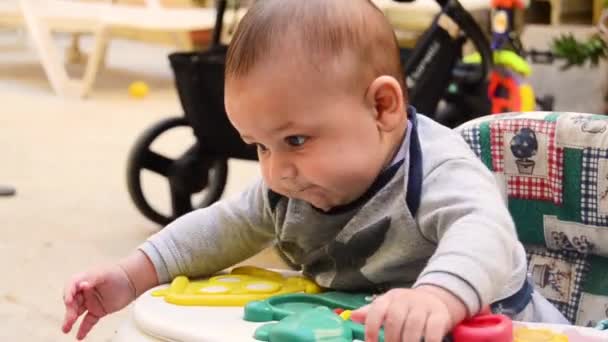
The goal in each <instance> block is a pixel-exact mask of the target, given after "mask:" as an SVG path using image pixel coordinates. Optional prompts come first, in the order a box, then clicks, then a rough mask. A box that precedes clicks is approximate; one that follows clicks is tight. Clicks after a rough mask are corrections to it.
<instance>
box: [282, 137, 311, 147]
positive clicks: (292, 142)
mask: <svg viewBox="0 0 608 342" xmlns="http://www.w3.org/2000/svg"><path fill="white" fill-rule="evenodd" d="M307 139H308V137H305V136H303V135H292V136H289V137H287V138H285V142H286V143H287V145H289V146H292V147H298V146H302V145H303V144H304V143H305V142H306V140H307Z"/></svg>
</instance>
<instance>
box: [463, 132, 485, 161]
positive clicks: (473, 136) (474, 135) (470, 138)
mask: <svg viewBox="0 0 608 342" xmlns="http://www.w3.org/2000/svg"><path fill="white" fill-rule="evenodd" d="M460 134H462V137H463V138H464V140H465V141H466V142H467V144H469V147H470V148H471V149H472V150H473V152H474V153H475V155H476V156H477V158H481V142H480V139H479V128H478V127H468V128H465V129H463V130H462V132H460Z"/></svg>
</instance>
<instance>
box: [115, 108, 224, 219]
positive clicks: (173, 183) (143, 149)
mask: <svg viewBox="0 0 608 342" xmlns="http://www.w3.org/2000/svg"><path fill="white" fill-rule="evenodd" d="M183 126H186V127H189V126H190V125H189V123H188V121H187V120H186V119H185V118H183V117H174V118H167V119H164V120H162V121H160V122H158V123H156V124H155V125H153V126H152V127H150V128H148V129H147V130H146V131H145V132H144V133H143V134H142V135H141V136H140V137H139V138H138V139H137V141H136V142H135V145H134V146H133V148H132V149H131V153H130V155H129V159H128V162H127V188H128V190H129V195H130V196H131V199H132V200H133V202H134V204H135V206H136V207H137V209H138V210H139V211H140V212H141V213H142V214H143V215H144V216H145V217H146V218H148V219H150V220H151V221H153V222H156V223H158V224H161V225H166V224H168V223H169V222H171V221H172V220H174V219H175V218H177V217H179V216H181V215H183V214H185V213H188V212H190V211H192V210H193V209H194V208H202V207H206V206H208V205H210V204H212V203H213V202H215V201H217V200H218V199H219V198H220V197H221V196H222V193H223V192H224V187H225V185H226V179H227V176H228V162H227V159H226V158H225V157H217V156H213V155H205V153H204V152H202V151H201V147H200V145H199V144H198V143H195V144H194V145H192V146H191V147H190V148H189V149H188V150H187V151H186V152H184V153H183V154H182V155H181V156H179V157H178V158H176V159H171V158H169V157H166V156H163V155H161V154H159V153H157V152H154V151H152V150H151V145H152V143H153V142H154V140H156V139H157V138H158V137H159V136H160V135H162V134H163V133H164V132H166V131H168V130H170V129H172V128H177V127H183ZM143 170H149V171H151V172H154V173H156V174H159V175H161V176H163V177H165V178H167V180H168V182H169V188H170V196H171V211H172V212H171V214H170V215H166V214H163V213H161V212H159V211H158V210H156V209H154V208H153V207H152V206H151V205H150V202H149V201H148V200H147V199H146V198H145V196H144V193H143V191H142V177H141V174H142V171H143ZM199 193H200V194H201V196H200V197H201V198H200V199H197V203H195V204H193V203H192V202H193V200H192V197H193V195H198V194H199Z"/></svg>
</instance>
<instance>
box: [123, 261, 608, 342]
mask: <svg viewBox="0 0 608 342" xmlns="http://www.w3.org/2000/svg"><path fill="white" fill-rule="evenodd" d="M374 298H375V296H374V295H372V294H369V293H346V292H322V290H321V289H320V288H319V287H318V286H316V285H315V284H314V283H313V282H311V281H309V280H307V279H305V278H303V277H301V276H300V275H299V274H298V273H296V272H293V271H282V272H278V271H271V270H266V269H261V268H257V267H251V266H243V267H237V268H234V269H233V270H232V271H231V272H230V273H223V274H219V275H216V276H213V277H211V278H209V279H202V280H190V279H188V278H186V277H177V278H175V280H173V282H172V283H171V284H170V285H163V286H159V287H157V288H155V289H152V290H150V291H148V292H146V293H144V294H143V295H142V296H140V297H139V298H138V299H137V300H136V301H135V303H134V305H133V307H132V312H131V317H130V318H129V319H128V321H126V322H124V324H123V326H122V327H121V328H120V329H119V330H118V332H117V335H116V336H115V338H114V340H113V341H114V342H127V341H128V342H152V341H206V342H224V341H239V342H240V341H251V342H254V341H268V342H323V341H325V342H350V341H363V340H364V337H365V329H364V325H363V324H361V323H360V322H356V321H353V320H351V316H350V314H351V312H352V310H355V309H357V308H359V307H361V306H364V305H366V304H369V303H370V302H371V301H373V300H374ZM607 338H608V332H601V331H599V330H594V329H591V328H581V327H578V328H573V327H569V326H552V325H534V324H523V323H517V322H512V321H511V320H510V319H509V318H507V317H506V316H502V315H482V316H476V317H473V318H471V319H469V320H466V321H464V322H462V323H461V324H460V325H458V326H457V327H456V328H455V329H453V331H452V332H451V334H450V335H449V336H447V337H446V338H445V339H444V341H445V342H448V341H452V342H489V341H491V342H541V341H547V342H568V341H580V342H600V341H606V340H607ZM380 341H384V336H383V332H381V334H380Z"/></svg>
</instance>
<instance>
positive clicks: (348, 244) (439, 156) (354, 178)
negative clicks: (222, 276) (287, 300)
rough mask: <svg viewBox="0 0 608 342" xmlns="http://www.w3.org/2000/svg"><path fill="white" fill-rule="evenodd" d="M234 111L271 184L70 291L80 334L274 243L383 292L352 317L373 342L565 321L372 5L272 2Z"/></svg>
mask: <svg viewBox="0 0 608 342" xmlns="http://www.w3.org/2000/svg"><path fill="white" fill-rule="evenodd" d="M225 104H226V110H227V113H228V117H229V119H230V121H231V122H232V124H233V125H234V127H235V128H236V129H237V130H238V132H239V133H240V135H241V137H242V138H243V140H244V141H245V142H247V143H249V144H253V145H255V146H257V149H258V154H259V161H260V167H261V169H262V176H263V177H262V179H261V180H259V181H257V182H255V183H254V184H252V185H251V186H250V187H249V188H248V189H246V190H245V191H243V192H242V193H241V194H240V195H239V196H236V197H233V198H229V199H227V200H224V201H220V202H218V203H216V204H214V205H212V206H210V207H208V208H204V209H199V210H196V211H194V212H191V213H189V214H187V215H184V216H183V217H181V218H179V219H177V220H175V221H174V222H173V223H171V224H170V225H169V226H167V227H166V228H165V229H163V230H162V231H160V232H159V233H157V234H155V235H154V236H152V237H151V238H150V239H149V240H148V241H146V242H145V243H144V244H142V245H141V246H140V247H139V248H138V249H137V250H136V251H135V252H134V253H133V254H131V255H130V256H128V257H126V258H125V259H123V260H121V261H119V262H118V263H117V264H115V265H112V266H106V267H100V268H95V269H92V270H91V271H88V272H84V273H81V274H77V275H75V276H74V277H73V278H72V279H71V280H70V281H69V282H68V284H67V285H66V287H65V292H64V302H65V307H66V313H65V322H64V325H63V331H64V332H69V331H70V330H71V328H72V326H73V324H74V323H75V321H76V320H77V319H78V317H79V316H81V315H84V319H83V321H82V322H81V323H80V329H79V332H78V335H77V337H78V338H79V339H82V338H84V337H85V336H86V335H87V333H88V332H89V331H90V330H91V328H92V327H93V326H94V325H95V324H96V323H97V321H98V320H99V319H100V318H101V317H103V316H105V315H107V314H109V313H112V312H115V311H118V310H120V309H122V308H124V307H125V306H126V305H128V304H129V303H130V302H131V301H133V300H134V299H135V298H136V297H137V296H138V295H140V294H141V293H143V292H144V291H146V290H148V289H150V288H151V287H153V286H156V285H158V284H161V283H166V282H169V281H171V279H172V278H174V277H176V276H177V275H181V274H184V275H187V276H190V277H199V276H206V275H210V274H212V273H214V272H217V271H220V270H223V269H225V268H227V267H229V266H231V265H234V264H236V263H238V262H240V261H242V260H244V259H246V258H248V257H250V256H252V255H254V254H255V253H257V252H259V251H261V250H262V249H264V248H266V247H268V246H269V245H271V244H273V243H274V244H276V246H278V248H279V249H280V250H281V251H282V253H284V254H285V255H286V256H287V257H288V258H289V259H290V261H291V262H292V263H294V264H297V265H301V267H302V270H303V273H304V274H305V275H306V276H308V277H310V278H311V279H314V281H316V282H317V283H318V284H319V285H320V286H322V287H325V288H328V289H334V290H340V291H367V292H373V293H376V294H378V297H377V298H376V299H375V300H374V301H373V302H372V303H371V304H370V305H368V306H366V307H363V308H361V309H359V310H357V311H355V312H354V313H353V319H354V320H358V321H361V322H364V323H365V329H366V340H367V341H376V340H377V337H378V333H379V329H380V328H381V327H384V329H385V339H386V341H416V342H417V341H420V338H421V337H424V339H425V341H427V342H438V341H440V340H441V339H442V338H443V337H444V335H446V334H447V333H448V332H449V331H450V329H451V328H452V327H454V326H455V325H456V324H458V323H459V322H460V321H462V320H463V319H464V318H466V317H468V316H472V315H475V314H478V313H480V312H482V311H485V310H489V309H492V310H494V311H498V312H502V313H505V314H508V315H510V316H511V317H513V318H515V319H519V320H528V321H548V322H555V323H564V322H565V320H564V318H563V317H562V316H561V315H560V314H559V312H558V311H557V310H556V309H555V308H554V307H553V306H552V305H551V304H550V303H549V302H548V301H546V300H545V299H544V298H543V297H542V296H540V295H539V294H538V293H537V292H535V291H534V289H533V288H532V285H531V284H530V282H528V281H527V278H526V256H525V252H524V249H523V247H522V245H521V244H520V243H519V242H518V240H517V236H516V233H515V229H514V225H513V222H512V220H511V217H510V216H509V213H508V211H507V208H506V206H505V204H504V200H503V198H502V197H501V194H500V191H499V189H498V187H497V185H496V183H495V180H494V178H493V176H492V174H491V173H490V171H489V170H487V169H486V167H485V166H484V165H483V164H482V163H481V162H480V161H479V160H478V159H477V158H476V157H475V156H474V154H473V153H472V152H471V151H470V150H469V148H468V146H467V145H466V143H465V142H464V141H463V140H462V139H461V138H460V137H459V136H458V135H457V134H455V133H454V132H452V131H451V130H449V129H448V128H445V127H443V126H441V125H439V124H437V123H435V122H433V121H432V120H430V119H428V118H426V117H424V116H421V115H417V114H416V111H415V109H414V108H412V107H409V106H408V104H407V97H406V95H405V85H404V75H403V71H402V68H401V65H400V60H399V48H398V46H397V42H396V39H395V35H394V33H393V30H392V28H391V26H390V24H389V23H388V22H387V20H386V19H385V17H384V15H383V14H382V12H381V11H380V10H378V9H377V8H376V7H375V6H374V5H373V4H372V3H371V2H370V1H368V0H259V1H256V2H254V4H253V5H252V7H251V8H250V9H249V11H248V12H247V14H246V16H245V17H244V18H243V20H242V22H241V23H240V25H239V27H238V30H237V32H236V33H235V36H234V38H233V40H232V43H231V45H230V48H229V51H228V56H227V61H226V88H225Z"/></svg>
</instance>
